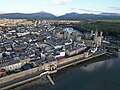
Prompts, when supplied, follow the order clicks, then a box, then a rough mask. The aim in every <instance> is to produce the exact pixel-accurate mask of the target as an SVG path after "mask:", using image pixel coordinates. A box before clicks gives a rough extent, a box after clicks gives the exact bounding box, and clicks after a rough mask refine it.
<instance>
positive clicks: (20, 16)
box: [0, 12, 120, 20]
mask: <svg viewBox="0 0 120 90" xmlns="http://www.w3.org/2000/svg"><path fill="white" fill-rule="evenodd" d="M0 18H12V19H58V20H59V19H63V20H64V19H72V20H79V19H120V14H119V13H100V14H79V13H75V12H72V13H66V14H65V15H61V16H55V15H53V14H51V13H47V12H38V13H29V14H24V13H5V14H0Z"/></svg>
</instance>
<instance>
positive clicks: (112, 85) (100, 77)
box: [22, 52, 120, 90]
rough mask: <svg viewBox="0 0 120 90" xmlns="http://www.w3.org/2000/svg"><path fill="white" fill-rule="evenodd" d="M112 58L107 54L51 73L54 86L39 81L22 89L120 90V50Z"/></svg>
mask: <svg viewBox="0 0 120 90" xmlns="http://www.w3.org/2000/svg"><path fill="white" fill-rule="evenodd" d="M110 58H111V56H106V55H105V56H102V57H99V58H95V59H92V61H89V62H86V63H82V64H78V65H76V66H71V67H68V68H66V69H64V70H60V71H58V73H57V74H54V75H51V77H52V78H53V80H54V82H55V85H54V86H53V85H51V83H49V82H48V84H45V85H43V86H42V85H40V82H39V83H37V84H35V85H31V86H29V87H27V88H24V89H22V90H27V89H29V90H120V52H118V57H117V58H113V59H110Z"/></svg>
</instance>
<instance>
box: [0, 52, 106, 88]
mask: <svg viewBox="0 0 120 90" xmlns="http://www.w3.org/2000/svg"><path fill="white" fill-rule="evenodd" d="M106 53H107V52H106V51H105V50H103V51H102V52H97V53H96V54H94V55H92V56H90V57H88V58H80V57H79V56H80V55H76V56H73V57H70V58H65V59H63V60H60V61H57V68H56V69H55V70H52V71H47V72H46V71H45V70H44V67H45V66H39V67H36V68H33V69H30V70H26V71H23V72H20V73H16V74H13V75H10V76H6V77H3V78H0V90H8V89H12V88H15V87H17V86H21V85H23V84H26V83H29V82H31V81H34V80H36V79H39V78H40V77H41V76H42V75H47V77H49V76H48V75H49V74H53V73H57V71H59V70H61V69H63V68H66V67H69V66H72V65H76V64H78V63H82V62H85V61H88V60H91V59H92V58H95V57H99V56H102V55H104V54H106ZM29 75H32V76H31V77H29ZM26 76H28V77H29V78H27V77H26ZM23 77H24V79H22V80H21V79H20V78H23ZM19 79H20V80H19ZM48 79H49V80H50V82H51V83H52V84H53V85H54V84H55V83H54V82H53V81H52V79H51V78H50V77H49V78H48ZM11 82H12V83H11Z"/></svg>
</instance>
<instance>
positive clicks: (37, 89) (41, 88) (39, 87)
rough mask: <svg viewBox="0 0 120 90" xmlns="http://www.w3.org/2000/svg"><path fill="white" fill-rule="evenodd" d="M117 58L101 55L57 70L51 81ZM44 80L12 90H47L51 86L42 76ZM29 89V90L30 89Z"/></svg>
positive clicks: (56, 80)
mask: <svg viewBox="0 0 120 90" xmlns="http://www.w3.org/2000/svg"><path fill="white" fill-rule="evenodd" d="M115 58H117V57H116V56H108V55H103V56H100V57H96V58H94V59H92V60H89V61H87V62H83V63H80V64H77V65H73V66H70V67H67V68H65V69H61V70H59V72H57V73H55V74H52V75H51V77H52V79H53V81H55V82H58V81H59V80H64V79H63V78H62V77H69V75H70V74H71V73H72V72H73V71H74V69H78V68H80V67H82V66H87V65H89V64H92V63H96V62H100V61H107V60H110V59H115ZM44 79H45V80H46V82H44V83H43V82H42V81H41V80H42V78H41V79H39V80H36V81H33V82H32V83H30V84H28V85H24V86H20V87H19V89H14V90H27V89H29V90H49V88H50V87H53V86H51V83H50V82H49V81H48V79H47V78H46V77H45V76H44ZM30 88H31V89H30Z"/></svg>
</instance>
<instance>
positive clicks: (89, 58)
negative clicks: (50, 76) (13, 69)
mask: <svg viewBox="0 0 120 90" xmlns="http://www.w3.org/2000/svg"><path fill="white" fill-rule="evenodd" d="M104 54H106V52H101V53H99V52H98V53H97V54H96V55H94V56H90V57H88V58H84V59H82V60H81V59H79V55H78V56H77V58H78V59H79V60H78V61H75V60H76V59H75V58H74V59H71V61H73V62H72V64H71V63H70V65H68V66H65V67H64V65H63V68H66V67H69V66H75V65H76V64H80V63H83V62H88V61H91V59H93V58H95V57H96V58H98V57H100V56H101V55H104ZM68 62H69V61H68ZM66 64H67V63H66ZM59 70H60V69H59ZM37 71H38V68H37ZM38 72H39V71H38ZM26 73H28V71H26ZM53 73H54V72H53ZM26 75H27V74H26ZM39 78H41V77H40V76H35V77H32V78H30V79H28V80H27V79H26V80H24V81H19V82H17V83H15V84H12V85H8V86H7V87H5V88H1V89H3V90H6V89H9V88H13V87H17V86H21V85H23V84H27V83H29V82H28V81H30V82H32V81H34V80H37V79H39ZM13 80H14V79H13ZM21 82H22V83H23V84H22V83H21ZM16 85H17V86H16Z"/></svg>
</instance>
